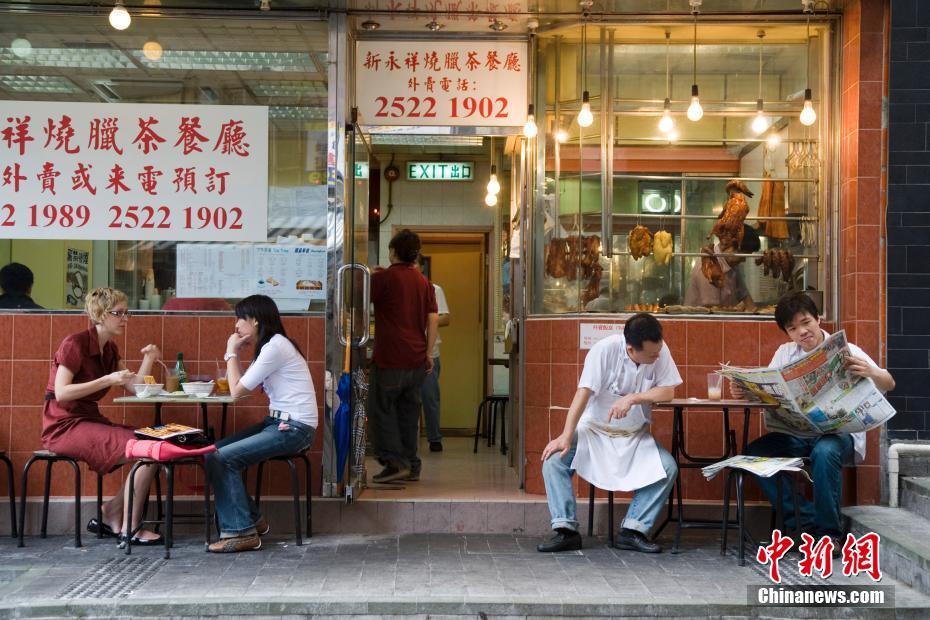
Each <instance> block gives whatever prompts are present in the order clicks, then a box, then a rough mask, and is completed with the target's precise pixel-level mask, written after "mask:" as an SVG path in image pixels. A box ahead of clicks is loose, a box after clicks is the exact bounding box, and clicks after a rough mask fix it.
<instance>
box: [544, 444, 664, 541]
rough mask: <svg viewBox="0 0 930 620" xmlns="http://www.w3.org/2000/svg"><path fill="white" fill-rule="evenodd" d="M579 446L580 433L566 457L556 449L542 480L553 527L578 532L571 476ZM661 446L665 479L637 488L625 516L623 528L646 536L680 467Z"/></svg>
mask: <svg viewBox="0 0 930 620" xmlns="http://www.w3.org/2000/svg"><path fill="white" fill-rule="evenodd" d="M577 447H578V433H575V435H574V437H572V447H571V450H569V451H568V454H566V455H565V456H564V457H559V453H558V452H556V453H555V454H553V455H552V456H550V457H549V458H548V459H546V461H545V462H544V463H543V480H544V481H545V483H546V498H547V499H548V501H549V514H550V515H552V529H557V528H564V529H568V530H573V531H575V532H577V531H578V519H577V518H576V516H575V515H576V504H577V500H576V499H575V492H574V489H572V476H573V475H574V474H575V470H573V469H571V464H572V459H573V458H575V450H576V449H577ZM656 447H657V448H658V449H659V458H660V459H661V460H662V467H663V469H665V480H657V481H656V482H653V483H652V484H650V485H648V486H645V487H643V488H641V489H637V490H636V491H635V492H634V493H633V501H632V502H631V503H630V507H629V509H627V511H626V517H624V519H623V522H622V523H621V524H620V527H622V528H626V529H630V530H636V531H637V532H641V533H642V534H643V535H644V536H649V532H651V531H652V527H653V526H654V525H655V522H656V519H657V518H658V516H659V512H660V511H661V510H662V508H663V507H664V506H665V504H666V502H667V501H668V495H669V493H671V492H672V487H673V486H674V485H675V478H676V477H677V475H678V466H677V465H676V464H675V459H673V458H672V455H671V454H669V453H668V452H667V451H666V450H665V448H663V447H662V446H660V445H659V444H658V443H656Z"/></svg>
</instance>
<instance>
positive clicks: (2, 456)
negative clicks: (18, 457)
mask: <svg viewBox="0 0 930 620" xmlns="http://www.w3.org/2000/svg"><path fill="white" fill-rule="evenodd" d="M0 461H3V462H4V463H6V486H7V490H8V491H9V492H10V536H12V537H13V538H16V489H15V488H13V461H11V460H10V457H8V456H7V455H6V452H4V451H3V450H0Z"/></svg>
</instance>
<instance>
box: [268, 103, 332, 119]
mask: <svg viewBox="0 0 930 620" xmlns="http://www.w3.org/2000/svg"><path fill="white" fill-rule="evenodd" d="M268 118H273V119H290V120H295V121H310V120H326V119H327V118H329V110H328V109H327V108H325V107H320V108H314V107H307V106H296V105H273V106H269V108H268Z"/></svg>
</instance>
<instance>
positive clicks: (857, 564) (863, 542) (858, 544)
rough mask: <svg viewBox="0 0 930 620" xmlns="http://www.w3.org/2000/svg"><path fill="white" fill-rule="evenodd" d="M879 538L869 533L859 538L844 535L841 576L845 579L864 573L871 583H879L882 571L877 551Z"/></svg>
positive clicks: (873, 533)
mask: <svg viewBox="0 0 930 620" xmlns="http://www.w3.org/2000/svg"><path fill="white" fill-rule="evenodd" d="M880 543H881V537H879V535H878V534H876V533H875V532H869V533H868V534H864V535H862V536H860V537H859V538H856V537H855V536H854V535H852V534H847V535H846V542H845V543H843V574H844V575H846V576H847V577H852V576H854V575H858V574H859V573H865V574H866V575H868V576H869V577H870V578H871V579H872V581H881V578H882V569H881V565H880V563H879V555H878V549H879V544H880Z"/></svg>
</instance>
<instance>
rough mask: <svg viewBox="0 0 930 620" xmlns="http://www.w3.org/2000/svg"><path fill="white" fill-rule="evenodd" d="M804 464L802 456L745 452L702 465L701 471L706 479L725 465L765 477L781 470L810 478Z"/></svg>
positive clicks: (714, 474)
mask: <svg viewBox="0 0 930 620" xmlns="http://www.w3.org/2000/svg"><path fill="white" fill-rule="evenodd" d="M802 465H804V459H802V458H781V457H772V456H747V455H745V454H737V455H736V456H733V457H730V458H728V459H726V460H725V461H720V462H719V463H714V464H713V465H708V466H707V467H702V468H701V472H702V473H703V474H704V478H705V479H707V480H710V479H711V478H713V477H714V476H716V475H717V474H718V473H719V472H720V470H721V469H723V468H725V467H730V468H733V469H743V470H746V471H748V472H749V473H751V474H755V475H757V476H762V477H763V478H769V477H771V476H774V475H775V474H777V473H778V472H780V471H799V472H801V473H803V474H804V475H805V476H806V477H807V479H808V480H810V476H808V475H807V472H806V471H804V470H803V469H801V466H802Z"/></svg>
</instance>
